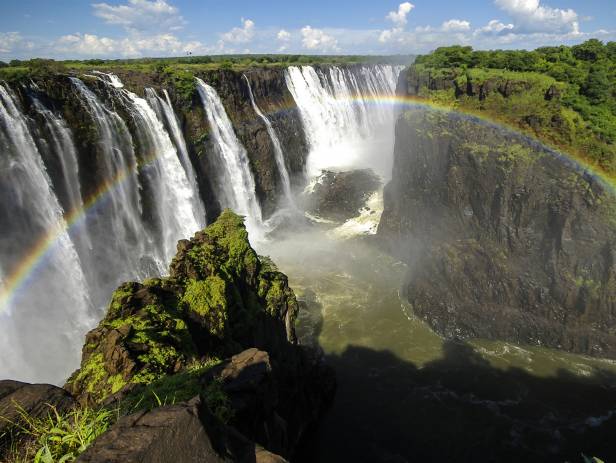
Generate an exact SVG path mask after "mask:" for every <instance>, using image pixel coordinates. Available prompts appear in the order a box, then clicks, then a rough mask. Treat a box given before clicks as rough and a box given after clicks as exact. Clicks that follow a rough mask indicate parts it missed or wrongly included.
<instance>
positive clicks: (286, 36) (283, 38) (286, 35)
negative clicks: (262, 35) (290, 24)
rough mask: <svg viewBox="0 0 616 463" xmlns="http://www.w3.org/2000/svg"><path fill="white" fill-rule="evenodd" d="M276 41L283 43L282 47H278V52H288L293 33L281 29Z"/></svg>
mask: <svg viewBox="0 0 616 463" xmlns="http://www.w3.org/2000/svg"><path fill="white" fill-rule="evenodd" d="M276 39H278V41H279V42H280V43H281V45H280V47H278V51H286V50H287V49H288V48H289V42H290V41H291V33H290V32H288V31H285V30H284V29H280V30H279V31H278V34H276Z"/></svg>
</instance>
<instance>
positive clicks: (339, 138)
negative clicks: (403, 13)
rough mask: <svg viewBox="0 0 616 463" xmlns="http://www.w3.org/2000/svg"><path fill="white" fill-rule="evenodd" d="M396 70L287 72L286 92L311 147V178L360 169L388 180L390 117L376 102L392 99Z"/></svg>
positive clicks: (292, 69) (389, 109) (302, 69)
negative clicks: (324, 172) (330, 171)
mask: <svg viewBox="0 0 616 463" xmlns="http://www.w3.org/2000/svg"><path fill="white" fill-rule="evenodd" d="M399 70H400V69H399V68H397V67H395V66H388V65H384V66H363V67H357V68H353V69H342V68H339V67H337V66H330V67H327V68H325V69H318V70H317V69H315V68H314V67H312V66H302V67H296V66H291V67H289V68H288V69H287V71H286V73H285V80H286V83H287V87H288V89H289V91H290V92H291V94H292V95H293V98H294V99H295V103H296V104H297V106H298V109H299V112H300V115H301V117H302V122H303V124H304V130H305V132H306V135H307V138H308V142H309V145H310V153H309V155H308V160H307V169H308V174H309V175H310V176H312V177H314V176H317V175H319V173H320V172H321V170H323V169H327V168H334V169H338V170H343V169H349V168H363V167H369V168H372V169H374V170H375V171H376V172H377V173H378V174H380V175H381V176H382V177H383V178H385V179H387V178H389V177H390V176H391V167H392V164H391V163H392V156H391V153H392V150H393V127H394V124H393V122H394V111H393V108H392V107H391V106H387V105H380V104H378V102H379V99H382V98H383V97H391V96H393V94H394V93H395V88H396V82H397V74H398V72H399Z"/></svg>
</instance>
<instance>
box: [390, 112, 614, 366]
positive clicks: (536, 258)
mask: <svg viewBox="0 0 616 463" xmlns="http://www.w3.org/2000/svg"><path fill="white" fill-rule="evenodd" d="M615 217H616V199H615V198H614V196H613V194H612V193H611V192H610V191H608V190H606V189H605V187H604V186H603V184H601V183H600V182H598V181H597V180H596V179H593V178H592V177H590V176H589V175H587V174H584V173H583V172H580V171H577V170H576V169H575V168H574V166H573V164H572V163H571V162H569V161H567V160H566V159H562V158H558V156H557V155H555V154H554V153H551V152H549V151H548V150H547V149H545V148H544V147H542V146H540V145H539V144H537V143H535V142H532V141H530V140H528V139H525V138H523V137H521V136H518V135H515V134H511V133H509V132H505V131H503V130H502V129H499V128H497V127H494V126H490V125H488V124H485V123H482V122H479V121H478V120H474V119H469V118H467V117H463V116H456V115H453V114H444V113H436V112H427V111H420V110H417V111H414V112H408V113H406V114H404V115H403V116H402V117H401V118H400V119H399V121H398V124H397V127H396V148H395V164H394V169H393V179H392V182H391V183H390V184H389V185H388V186H387V187H386V191H385V211H384V213H383V217H382V220H381V223H380V226H379V235H380V237H381V238H383V239H384V240H386V242H387V243H388V244H389V245H390V249H391V250H392V252H394V253H396V254H397V255H402V256H403V257H405V258H406V259H407V260H408V261H409V262H410V263H411V270H410V272H409V276H408V283H407V287H406V295H407V297H408V299H409V301H410V302H411V304H412V305H413V308H414V310H415V312H416V313H417V314H418V315H420V316H422V317H423V318H425V319H426V320H427V322H428V323H429V324H430V325H431V326H432V327H433V328H434V329H435V330H437V331H438V332H439V333H441V334H444V335H446V336H449V337H484V338H494V339H505V340H511V341H514V342H519V343H531V344H544V345H547V346H550V347H556V348H562V349H565V350H569V351H572V352H578V353H585V354H591V355H600V356H607V357H612V358H614V357H616V315H615V313H616V312H615V309H616V264H615V262H616V260H615V251H614V250H615V249H616V223H615V221H614V219H615Z"/></svg>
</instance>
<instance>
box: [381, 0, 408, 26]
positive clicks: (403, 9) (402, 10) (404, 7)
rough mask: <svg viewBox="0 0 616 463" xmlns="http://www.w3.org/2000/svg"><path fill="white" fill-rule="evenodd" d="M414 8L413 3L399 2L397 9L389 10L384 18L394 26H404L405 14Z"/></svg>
mask: <svg viewBox="0 0 616 463" xmlns="http://www.w3.org/2000/svg"><path fill="white" fill-rule="evenodd" d="M413 8H415V5H413V4H412V3H409V2H404V3H400V5H399V6H398V11H390V12H389V13H388V14H387V16H386V17H385V18H386V19H389V20H390V21H391V22H393V23H394V25H395V26H396V27H404V26H405V25H406V21H407V19H406V16H407V15H408V14H409V13H410V12H411V10H412V9H413Z"/></svg>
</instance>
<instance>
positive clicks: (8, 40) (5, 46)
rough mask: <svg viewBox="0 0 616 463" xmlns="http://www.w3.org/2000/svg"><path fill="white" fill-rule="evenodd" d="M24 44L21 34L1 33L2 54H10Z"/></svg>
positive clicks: (0, 46)
mask: <svg viewBox="0 0 616 463" xmlns="http://www.w3.org/2000/svg"><path fill="white" fill-rule="evenodd" d="M23 42H24V39H23V38H22V36H21V34H20V33H19V32H0V53H10V52H11V51H13V50H14V49H15V48H17V47H18V46H19V45H21V44H23Z"/></svg>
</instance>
